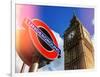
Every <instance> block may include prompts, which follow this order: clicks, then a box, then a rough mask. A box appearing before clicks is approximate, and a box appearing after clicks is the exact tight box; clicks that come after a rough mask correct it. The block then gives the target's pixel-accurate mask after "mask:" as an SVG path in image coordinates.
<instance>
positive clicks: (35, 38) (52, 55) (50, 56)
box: [29, 19, 58, 60]
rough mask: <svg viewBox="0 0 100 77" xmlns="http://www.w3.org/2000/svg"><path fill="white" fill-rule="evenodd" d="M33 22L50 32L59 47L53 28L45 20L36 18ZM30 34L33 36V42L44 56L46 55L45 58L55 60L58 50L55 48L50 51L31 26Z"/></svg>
mask: <svg viewBox="0 0 100 77" xmlns="http://www.w3.org/2000/svg"><path fill="white" fill-rule="evenodd" d="M32 23H33V24H34V25H35V26H36V27H37V28H40V27H41V28H43V29H45V30H46V31H47V32H48V33H49V35H50V37H51V38H52V40H53V43H54V44H55V45H56V46H57V47H58V44H57V41H56V38H55V36H54V34H53V33H52V31H51V29H50V28H49V27H48V26H47V25H46V24H45V23H44V22H42V21H40V20H38V19H34V20H32ZM29 35H30V37H31V40H32V43H33V44H34V46H35V47H36V49H37V50H38V52H39V53H40V54H41V55H42V56H44V57H45V58H47V59H49V60H54V59H56V58H57V57H58V53H57V51H55V50H54V49H53V50H51V51H49V50H47V49H46V48H44V47H43V46H42V45H41V43H40V41H39V39H38V36H37V34H36V32H35V31H34V30H33V29H32V28H31V27H29Z"/></svg>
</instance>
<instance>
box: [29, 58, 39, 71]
mask: <svg viewBox="0 0 100 77" xmlns="http://www.w3.org/2000/svg"><path fill="white" fill-rule="evenodd" d="M38 62H39V58H38V57H35V58H34V59H33V64H32V65H31V66H30V68H29V72H37V70H38V66H39V63H38Z"/></svg>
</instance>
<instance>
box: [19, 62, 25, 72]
mask: <svg viewBox="0 0 100 77" xmlns="http://www.w3.org/2000/svg"><path fill="white" fill-rule="evenodd" d="M24 69H25V63H23V65H22V68H21V70H20V73H22V72H24Z"/></svg>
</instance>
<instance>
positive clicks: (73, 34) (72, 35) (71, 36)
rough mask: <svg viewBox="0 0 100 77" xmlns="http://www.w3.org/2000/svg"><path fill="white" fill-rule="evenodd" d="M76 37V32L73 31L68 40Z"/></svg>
mask: <svg viewBox="0 0 100 77" xmlns="http://www.w3.org/2000/svg"><path fill="white" fill-rule="evenodd" d="M74 36H75V31H72V32H70V33H69V34H68V40H71V39H72V38H74Z"/></svg>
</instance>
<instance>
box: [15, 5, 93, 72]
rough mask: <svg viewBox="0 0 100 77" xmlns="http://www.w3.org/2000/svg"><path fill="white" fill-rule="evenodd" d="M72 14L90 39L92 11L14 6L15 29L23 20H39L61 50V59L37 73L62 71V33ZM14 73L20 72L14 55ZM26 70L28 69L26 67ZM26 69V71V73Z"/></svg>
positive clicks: (72, 8)
mask: <svg viewBox="0 0 100 77" xmlns="http://www.w3.org/2000/svg"><path fill="white" fill-rule="evenodd" d="M73 13H74V14H75V15H76V16H77V17H78V19H79V20H80V21H81V23H82V24H83V26H84V27H85V28H86V29H87V30H88V31H89V33H90V35H91V37H92V36H93V35H94V9H93V8H81V7H80V8H75V7H57V6H38V5H26V4H23V5H21V4H17V5H16V27H21V26H22V22H23V20H24V18H26V17H27V18H30V19H40V20H42V21H43V22H45V23H46V24H47V25H48V26H49V27H50V28H51V30H52V32H53V34H54V35H55V37H56V39H57V42H58V46H59V48H60V49H61V52H62V53H61V56H62V57H61V58H60V59H57V60H55V61H53V62H51V63H50V64H49V65H46V66H44V67H43V68H40V69H39V71H52V70H63V69H64V66H63V65H64V52H63V33H64V31H65V30H66V29H67V28H68V27H69V24H70V20H71V19H72V17H73ZM16 58H17V59H16V72H18V71H19V70H20V67H21V64H22V61H21V60H20V58H19V57H18V55H17V53H16ZM27 69H28V67H27ZM27 69H26V71H27Z"/></svg>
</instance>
